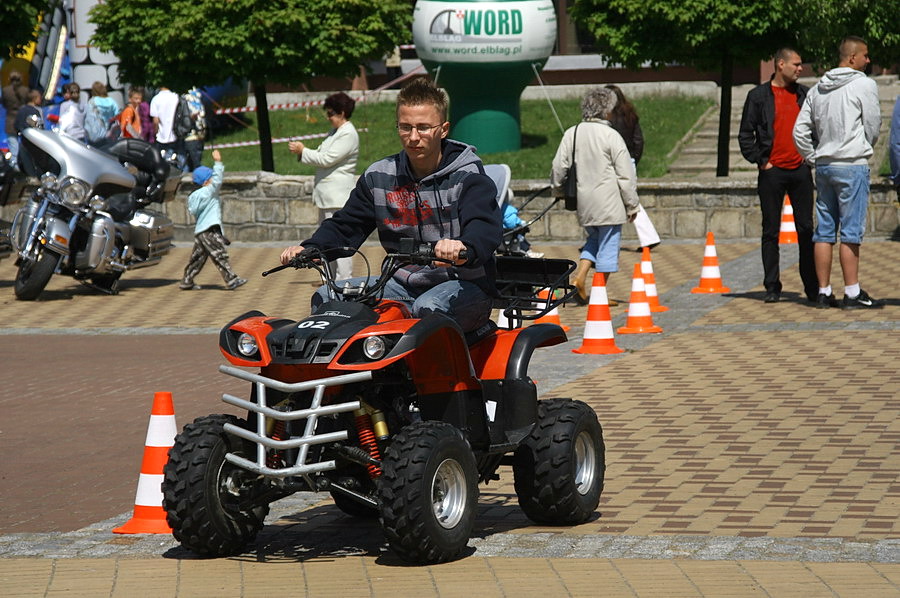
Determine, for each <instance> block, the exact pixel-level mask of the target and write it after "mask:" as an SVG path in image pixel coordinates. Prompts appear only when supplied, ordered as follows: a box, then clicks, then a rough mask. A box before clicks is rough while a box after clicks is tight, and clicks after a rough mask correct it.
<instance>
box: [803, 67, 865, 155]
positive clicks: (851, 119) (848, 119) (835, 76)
mask: <svg viewBox="0 0 900 598" xmlns="http://www.w3.org/2000/svg"><path fill="white" fill-rule="evenodd" d="M880 128H881V106H880V105H879V103H878V87H877V85H876V83H875V81H873V80H872V79H869V78H868V77H866V75H865V73H863V72H862V71H857V70H855V69H852V68H849V67H838V68H835V69H831V70H830V71H828V72H827V73H825V76H824V77H822V79H821V80H820V81H819V83H818V84H817V85H816V86H815V87H813V88H812V89H810V90H809V93H808V94H807V96H806V101H805V102H804V103H803V107H802V108H801V109H800V114H799V116H797V122H796V123H795V124H794V143H795V144H796V145H797V151H799V152H800V155H801V156H803V159H804V160H806V161H807V162H811V163H814V164H867V163H868V159H869V158H870V157H871V156H872V153H873V150H872V148H873V146H874V145H875V141H876V140H877V139H878V131H879V129H880Z"/></svg>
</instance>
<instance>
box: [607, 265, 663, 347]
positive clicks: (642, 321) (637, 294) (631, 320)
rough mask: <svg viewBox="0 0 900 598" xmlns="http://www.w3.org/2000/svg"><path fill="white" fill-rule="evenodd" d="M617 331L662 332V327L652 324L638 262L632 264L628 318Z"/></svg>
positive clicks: (620, 332) (626, 332) (632, 332)
mask: <svg viewBox="0 0 900 598" xmlns="http://www.w3.org/2000/svg"><path fill="white" fill-rule="evenodd" d="M617 332H618V333H619V334H639V333H642V332H662V328H660V327H659V326H656V325H654V324H653V316H651V315H650V304H649V303H648V302H647V291H646V289H645V287H644V275H643V273H642V272H641V265H640V264H635V265H634V278H633V279H632V280H631V299H630V300H629V302H628V319H627V320H626V321H625V325H624V326H622V327H621V328H619V330H618V331H617Z"/></svg>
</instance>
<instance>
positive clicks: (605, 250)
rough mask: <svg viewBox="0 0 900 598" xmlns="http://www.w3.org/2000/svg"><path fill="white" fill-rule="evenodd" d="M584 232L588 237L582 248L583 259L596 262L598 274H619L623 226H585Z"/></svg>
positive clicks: (595, 266) (595, 268)
mask: <svg viewBox="0 0 900 598" xmlns="http://www.w3.org/2000/svg"><path fill="white" fill-rule="evenodd" d="M584 230H585V231H587V235H588V237H587V240H586V241H585V242H584V247H582V248H581V256H580V257H581V259H583V260H590V261H592V262H594V270H596V271H597V272H605V273H606V274H609V273H610V272H618V271H619V243H620V240H621V238H622V225H621V224H608V225H604V226H585V227H584Z"/></svg>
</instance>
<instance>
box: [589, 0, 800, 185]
mask: <svg viewBox="0 0 900 598" xmlns="http://www.w3.org/2000/svg"><path fill="white" fill-rule="evenodd" d="M792 6H793V4H790V3H788V2H785V1H784V0H768V1H766V0H759V1H758V2H733V1H729V0H693V1H689V2H685V1H684V0H575V2H574V5H573V7H572V10H571V14H572V17H573V18H574V19H575V21H576V22H577V23H579V24H580V25H581V26H583V27H584V28H585V29H587V30H588V31H589V32H590V33H591V34H592V35H593V36H594V37H595V38H596V45H597V47H598V49H599V50H600V52H601V53H602V54H604V55H606V56H607V57H609V58H610V59H612V60H613V61H615V62H620V63H622V64H623V65H625V66H626V67H629V68H637V67H638V66H640V65H641V64H643V63H647V62H649V63H650V64H651V65H652V66H654V67H660V66H662V65H664V64H671V63H673V62H674V63H680V64H685V65H689V66H694V67H697V68H699V69H701V70H710V69H718V71H719V73H720V77H721V84H722V87H721V101H720V109H721V112H720V115H719V136H718V159H717V165H716V176H728V142H729V138H730V128H731V87H732V83H733V80H734V78H733V70H734V67H735V65H736V64H750V63H754V62H757V61H759V60H762V59H765V58H767V57H768V56H771V54H772V52H773V50H774V49H776V48H778V47H779V46H782V45H789V44H791V43H792V41H793V40H794V39H795V36H794V34H793V33H792V32H791V29H790V27H791V24H792V20H791V17H790V11H791V10H792Z"/></svg>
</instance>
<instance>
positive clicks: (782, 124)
mask: <svg viewBox="0 0 900 598" xmlns="http://www.w3.org/2000/svg"><path fill="white" fill-rule="evenodd" d="M774 61H775V74H774V75H772V79H771V80H770V81H768V82H767V83H763V84H762V85H758V86H756V87H754V88H753V89H752V90H750V93H748V94H747V101H746V102H745V103H744V113H743V115H742V116H741V128H740V132H739V133H738V143H739V144H740V146H741V154H743V156H744V158H746V159H747V160H748V161H750V162H753V163H754V164H756V165H757V167H758V168H759V177H758V179H757V192H758V193H759V205H760V209H761V210H762V243H761V245H762V247H761V249H762V262H763V271H764V278H763V284H764V285H765V287H766V295H765V299H764V300H765V302H766V303H775V302H777V301H778V300H779V299H780V298H781V279H780V268H779V258H780V255H779V251H778V233H779V230H780V228H781V208H782V204H783V202H784V196H785V194H787V195H788V196H789V197H790V199H791V206H792V207H793V209H794V222H795V224H796V226H797V239H798V241H799V245H800V278H801V279H802V280H803V290H804V293H805V294H806V297H807V299H809V300H810V301H811V302H812V303H815V301H816V298H817V296H818V292H819V283H818V280H817V279H816V269H815V264H814V261H813V243H812V232H813V225H812V205H813V181H812V174H811V171H810V168H809V166H808V165H807V164H805V163H804V162H803V157H802V156H800V154H799V153H798V152H797V148H796V146H795V145H794V139H793V136H792V133H793V130H794V121H796V120H797V115H798V114H799V113H800V107H801V106H802V105H803V100H804V99H805V98H806V92H807V90H808V88H807V87H806V86H805V85H800V84H799V83H797V80H798V79H799V78H800V73H801V71H802V70H803V62H802V60H800V55H799V54H798V53H797V52H796V51H795V50H792V49H791V48H782V49H780V50H778V51H777V52H776V53H775V59H774Z"/></svg>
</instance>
